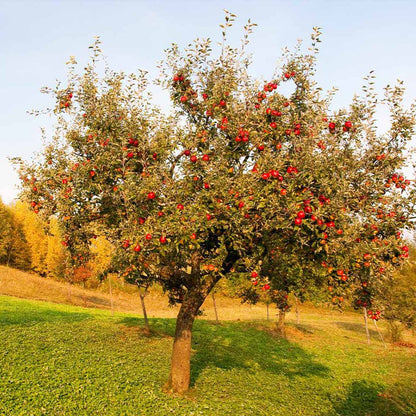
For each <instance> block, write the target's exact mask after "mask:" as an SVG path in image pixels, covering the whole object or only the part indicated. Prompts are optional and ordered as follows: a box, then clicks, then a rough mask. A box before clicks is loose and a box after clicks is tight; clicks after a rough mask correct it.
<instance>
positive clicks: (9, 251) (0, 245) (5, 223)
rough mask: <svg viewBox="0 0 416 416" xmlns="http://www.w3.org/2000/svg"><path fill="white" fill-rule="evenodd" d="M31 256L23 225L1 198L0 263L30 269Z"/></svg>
mask: <svg viewBox="0 0 416 416" xmlns="http://www.w3.org/2000/svg"><path fill="white" fill-rule="evenodd" d="M30 263H31V258H30V252H29V247H28V244H27V241H26V239H25V235H24V232H23V225H22V223H21V222H19V221H18V219H17V218H16V216H15V215H14V214H13V211H12V210H11V209H10V208H9V207H8V206H6V205H5V204H4V203H3V202H2V201H1V200H0V264H5V265H6V266H10V267H16V268H17V269H22V270H28V269H29V268H30Z"/></svg>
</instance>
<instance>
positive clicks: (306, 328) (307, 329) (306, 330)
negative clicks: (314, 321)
mask: <svg viewBox="0 0 416 416" xmlns="http://www.w3.org/2000/svg"><path fill="white" fill-rule="evenodd" d="M291 325H292V326H293V327H294V328H296V329H297V330H298V331H300V332H302V334H308V335H311V334H313V333H314V331H313V327H312V325H306V324H294V323H292V324H291Z"/></svg>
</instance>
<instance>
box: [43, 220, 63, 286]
mask: <svg viewBox="0 0 416 416" xmlns="http://www.w3.org/2000/svg"><path fill="white" fill-rule="evenodd" d="M67 256H68V253H67V250H65V247H64V246H63V245H62V231H61V229H60V227H59V223H58V220H57V219H56V218H52V219H51V221H50V224H49V235H48V238H47V255H46V265H47V270H48V275H49V276H50V277H53V278H55V279H60V278H63V277H64V276H65V269H66V263H67Z"/></svg>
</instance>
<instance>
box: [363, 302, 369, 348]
mask: <svg viewBox="0 0 416 416" xmlns="http://www.w3.org/2000/svg"><path fill="white" fill-rule="evenodd" d="M363 312H364V322H365V333H366V334H367V344H368V345H370V343H371V342H370V331H369V330H368V319H367V308H366V307H365V306H363Z"/></svg>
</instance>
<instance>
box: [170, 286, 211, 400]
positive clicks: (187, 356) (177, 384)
mask: <svg viewBox="0 0 416 416" xmlns="http://www.w3.org/2000/svg"><path fill="white" fill-rule="evenodd" d="M207 296H208V293H201V292H195V293H192V292H188V294H187V295H186V299H185V300H184V302H183V303H182V306H181V308H180V310H179V313H178V316H177V318H176V330H175V339H174V341H173V351H172V363H171V369H170V376H169V381H168V388H169V389H170V390H171V391H173V392H175V393H179V394H183V393H185V392H186V391H188V389H189V383H190V380H191V344H192V326H193V323H194V321H195V318H196V315H197V313H198V310H199V308H200V307H201V305H202V304H203V302H204V300H205V298H206V297H207Z"/></svg>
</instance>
